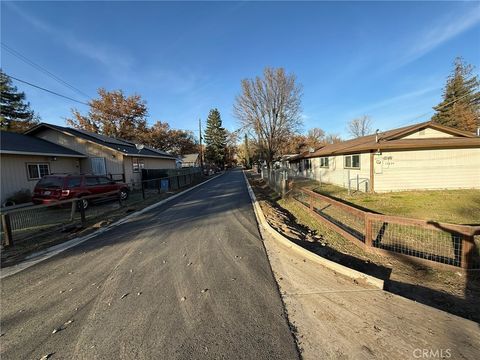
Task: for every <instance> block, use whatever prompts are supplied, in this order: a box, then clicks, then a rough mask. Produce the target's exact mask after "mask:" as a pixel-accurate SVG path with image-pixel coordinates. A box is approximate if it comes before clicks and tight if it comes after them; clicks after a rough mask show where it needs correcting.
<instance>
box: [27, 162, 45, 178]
mask: <svg viewBox="0 0 480 360" xmlns="http://www.w3.org/2000/svg"><path fill="white" fill-rule="evenodd" d="M49 174H50V166H49V165H48V164H27V175H28V180H38V179H41V178H42V177H44V176H45V175H49Z"/></svg>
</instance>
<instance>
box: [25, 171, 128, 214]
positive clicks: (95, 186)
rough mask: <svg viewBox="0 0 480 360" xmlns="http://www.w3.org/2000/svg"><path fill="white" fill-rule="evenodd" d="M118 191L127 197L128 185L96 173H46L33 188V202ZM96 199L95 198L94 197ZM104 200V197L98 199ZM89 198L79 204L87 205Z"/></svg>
mask: <svg viewBox="0 0 480 360" xmlns="http://www.w3.org/2000/svg"><path fill="white" fill-rule="evenodd" d="M113 191H115V192H117V193H118V192H120V198H121V199H122V200H126V199H127V198H128V192H129V189H128V185H127V184H125V183H121V182H116V181H113V180H111V179H109V178H108V177H106V176H98V175H67V174H66V175H63V174H62V175H46V176H44V177H43V178H41V179H40V181H39V182H38V183H37V185H36V186H35V189H34V190H33V197H32V201H33V203H34V204H51V203H54V202H57V201H60V200H68V199H74V198H81V197H84V196H87V195H101V194H104V193H111V192H113ZM95 200H96V199H95ZM99 200H105V198H102V199H99ZM90 202H91V199H83V200H82V202H81V205H82V206H83V208H84V209H86V208H87V207H88V205H89V204H90Z"/></svg>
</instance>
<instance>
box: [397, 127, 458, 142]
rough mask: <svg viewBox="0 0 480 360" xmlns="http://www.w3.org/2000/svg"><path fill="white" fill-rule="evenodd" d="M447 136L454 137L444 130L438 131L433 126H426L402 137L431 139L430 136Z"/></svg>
mask: <svg viewBox="0 0 480 360" xmlns="http://www.w3.org/2000/svg"><path fill="white" fill-rule="evenodd" d="M446 137H454V136H453V135H451V134H447V133H445V132H443V131H438V130H435V129H432V128H426V129H423V130H420V131H417V132H414V133H413V134H410V135H408V136H404V137H402V139H430V138H446Z"/></svg>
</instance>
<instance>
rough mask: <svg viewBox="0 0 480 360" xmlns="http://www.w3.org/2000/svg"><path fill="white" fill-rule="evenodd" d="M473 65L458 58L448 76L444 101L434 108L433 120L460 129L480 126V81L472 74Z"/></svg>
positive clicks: (472, 129)
mask: <svg viewBox="0 0 480 360" xmlns="http://www.w3.org/2000/svg"><path fill="white" fill-rule="evenodd" d="M472 71H473V66H472V65H467V64H465V63H464V62H463V60H462V58H456V59H455V63H454V70H453V73H452V74H451V75H450V76H449V77H448V78H447V84H446V85H445V89H444V92H443V101H442V102H441V103H440V104H438V105H437V106H435V107H434V108H433V109H434V110H435V111H436V114H435V115H434V116H433V117H432V120H433V121H435V122H437V123H439V124H442V125H446V126H451V127H454V128H457V129H460V130H466V131H475V130H476V129H477V127H478V126H480V91H479V89H480V81H479V80H478V77H477V76H476V75H472Z"/></svg>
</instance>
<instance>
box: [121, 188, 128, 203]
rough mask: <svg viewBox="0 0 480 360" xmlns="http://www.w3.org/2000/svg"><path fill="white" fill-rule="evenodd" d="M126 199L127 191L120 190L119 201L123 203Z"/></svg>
mask: <svg viewBox="0 0 480 360" xmlns="http://www.w3.org/2000/svg"><path fill="white" fill-rule="evenodd" d="M127 199H128V190H127V189H120V200H122V201H124V200H127Z"/></svg>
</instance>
